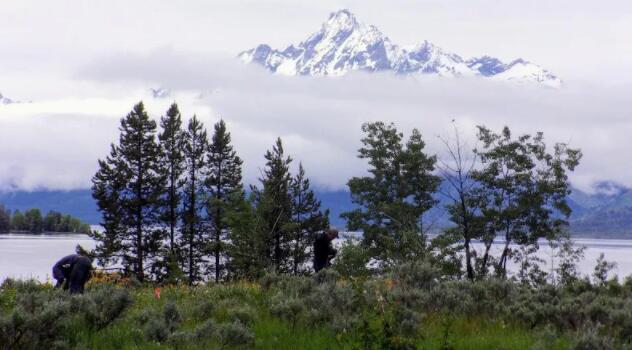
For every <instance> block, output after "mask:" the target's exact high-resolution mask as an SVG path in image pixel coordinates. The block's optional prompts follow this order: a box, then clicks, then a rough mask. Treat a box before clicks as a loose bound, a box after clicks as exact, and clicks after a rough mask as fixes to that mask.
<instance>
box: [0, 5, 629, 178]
mask: <svg viewBox="0 0 632 350" xmlns="http://www.w3.org/2000/svg"><path fill="white" fill-rule="evenodd" d="M340 8H350V9H351V10H352V11H353V12H354V13H356V15H357V16H358V18H359V19H360V20H362V21H364V22H366V23H368V24H375V25H377V26H378V27H379V28H380V29H381V30H382V31H383V32H384V33H386V34H387V35H389V36H390V37H391V39H393V41H394V42H397V43H401V44H406V43H411V44H412V43H416V42H419V41H421V40H424V39H427V40H430V41H433V42H435V43H436V44H438V45H439V46H441V47H443V48H444V49H446V50H451V51H454V52H457V53H459V54H462V55H464V56H473V55H482V54H490V55H494V56H498V57H500V58H503V59H506V60H507V59H512V58H515V57H523V58H526V59H529V60H532V61H534V62H535V63H537V64H540V65H542V66H544V67H545V68H547V69H549V70H551V71H552V72H554V73H555V74H557V75H559V76H560V77H561V78H562V79H563V80H565V83H566V85H565V87H564V88H563V89H561V90H550V89H539V88H534V87H530V86H512V85H507V84H502V83H494V82H485V81H479V80H430V79H401V78H395V77H392V76H389V75H381V74H380V75H371V76H369V75H365V74H361V73H359V74H352V75H350V76H346V77H343V78H340V79H311V78H287V77H278V76H274V75H270V74H268V73H267V72H264V71H263V70H261V69H257V67H251V66H243V65H241V64H239V63H238V62H236V61H235V60H233V57H234V55H236V54H237V52H239V51H241V50H243V49H248V48H250V47H253V46H254V45H257V44H259V43H262V42H266V43H269V44H271V45H272V46H275V47H282V46H284V45H287V44H289V43H291V42H296V41H300V40H302V39H304V38H305V37H306V36H307V35H308V34H310V33H312V32H313V31H315V30H317V29H318V28H319V26H320V24H321V23H322V22H323V21H324V20H325V19H326V17H327V16H328V14H329V12H331V11H335V10H337V9H340ZM631 17H632V3H630V2H629V1H622V0H617V1H611V2H609V3H608V6H604V5H603V4H601V3H598V2H594V1H588V0H560V1H535V2H533V1H532V2H528V1H527V2H525V1H519V0H507V1H502V2H499V1H496V0H481V1H476V2H463V1H457V0H447V1H446V0H422V1H415V2H411V1H407V0H388V1H387V0H384V1H381V0H375V1H366V0H323V1H318V2H314V1H309V2H308V1H296V0H235V1H230V2H225V1H202V0H199V1H187V2H186V4H178V6H175V5H173V4H172V3H170V2H156V1H149V0H144V1H134V2H129V1H122V0H115V1H109V2H107V4H106V3H104V4H101V5H99V4H93V3H89V4H88V3H86V2H82V1H78V0H63V1H58V2H54V3H52V2H50V3H42V2H36V1H29V0H26V1H19V2H9V3H6V4H3V11H2V13H1V14H0V32H1V33H3V40H2V41H0V52H2V53H3V54H2V57H0V92H2V93H3V94H4V95H6V96H7V97H9V98H12V99H15V100H22V101H29V100H32V101H33V103H32V104H19V105H8V106H0V189H2V188H4V189H6V188H9V187H18V188H25V189H33V188H38V187H47V188H78V187H86V186H89V184H90V177H91V176H92V174H93V173H94V170H95V168H96V159H97V158H99V157H103V156H105V154H106V153H107V151H108V145H109V143H110V142H112V141H115V140H116V138H117V133H118V131H117V127H118V120H119V118H120V117H122V116H123V115H125V114H126V113H127V112H128V111H129V110H130V109H131V107H132V105H133V104H134V103H135V102H137V101H138V100H140V99H145V100H146V105H147V107H148V108H149V109H150V112H151V113H152V115H153V116H154V117H158V116H160V114H161V113H162V112H163V111H164V110H166V108H167V105H168V104H169V103H170V102H171V99H169V98H167V99H160V100H156V99H151V97H150V93H149V91H148V89H149V88H151V87H153V88H156V87H165V88H169V89H170V90H172V92H173V93H172V98H173V99H175V100H177V101H178V102H179V103H180V104H181V109H182V111H183V113H184V114H185V115H186V116H190V115H192V114H193V113H196V114H198V116H200V117H201V119H202V120H203V121H205V122H206V124H207V127H209V128H210V127H211V125H212V123H214V122H215V121H217V120H218V118H220V117H222V118H224V119H226V120H227V121H228V123H229V126H230V128H231V130H232V132H233V138H234V141H235V143H236V146H237V149H238V151H239V152H240V153H241V154H242V155H243V157H244V158H245V160H246V162H247V163H246V173H247V174H246V178H247V179H248V180H249V181H254V180H255V179H256V177H257V176H258V175H259V170H258V169H259V168H260V167H261V166H262V163H263V157H262V155H263V153H264V152H265V150H266V149H268V148H269V147H270V146H271V145H272V143H273V142H274V140H275V138H276V137H277V136H281V137H283V139H284V141H285V143H286V149H287V151H288V153H290V154H291V155H293V156H294V158H295V159H296V160H297V161H299V160H300V161H303V163H304V165H305V167H306V169H307V171H308V174H310V175H311V176H312V178H313V179H314V181H315V182H316V183H318V184H320V185H322V186H330V187H333V188H340V187H342V186H343V185H344V183H345V182H346V180H347V179H348V178H349V177H350V176H352V175H354V174H358V173H361V172H362V171H363V168H364V166H363V162H361V161H359V160H357V159H356V158H355V155H356V150H357V148H358V147H359V145H360V141H359V140H360V137H361V133H360V125H361V124H362V123H363V122H366V121H372V120H387V121H394V122H396V123H397V125H398V126H399V127H400V129H402V130H409V129H410V128H412V127H418V128H420V129H421V130H422V132H423V134H424V136H425V139H426V141H427V143H428V147H429V149H430V150H431V151H432V152H440V151H441V149H440V148H439V142H437V140H436V139H435V137H436V135H437V134H446V133H449V128H450V120H452V119H453V118H454V119H456V120H457V121H458V123H459V125H461V128H462V129H463V130H464V131H466V132H469V133H470V137H472V133H473V131H474V126H475V125H476V124H486V125H488V126H490V127H494V128H500V127H502V126H503V125H505V124H507V125H509V126H511V127H512V129H515V130H516V131H524V132H535V131H537V130H542V131H544V132H545V136H546V138H547V139H548V140H549V142H553V141H570V142H571V143H572V144H573V145H576V146H578V147H581V148H582V149H583V151H584V154H585V158H584V160H583V162H582V165H581V166H580V168H579V169H578V171H577V173H576V174H575V175H574V176H573V180H574V181H575V183H576V184H578V185H580V186H582V187H588V185H589V184H590V183H591V182H592V181H595V180H599V179H610V180H616V181H619V182H622V183H625V184H628V185H632V169H631V168H630V167H629V164H628V162H626V161H625V157H624V155H623V154H625V152H626V151H627V148H629V147H630V146H632V141H630V137H629V136H628V135H630V132H632V119H631V118H630V117H631V115H630V113H631V112H629V111H630V109H629V103H628V101H629V97H628V96H627V91H629V90H630V87H631V85H632V74H631V72H632V69H630V68H632V61H630V60H629V59H628V58H629V57H630V56H631V55H632V41H630V40H629V33H630V32H632V18H631ZM198 95H202V98H198Z"/></svg>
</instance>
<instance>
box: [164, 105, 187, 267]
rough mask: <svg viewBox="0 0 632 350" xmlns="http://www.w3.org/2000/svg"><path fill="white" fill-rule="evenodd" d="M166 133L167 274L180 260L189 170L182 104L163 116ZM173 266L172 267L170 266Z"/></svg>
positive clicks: (165, 208) (165, 212) (165, 214)
mask: <svg viewBox="0 0 632 350" xmlns="http://www.w3.org/2000/svg"><path fill="white" fill-rule="evenodd" d="M160 126H161V128H162V132H160V133H159V134H158V142H159V145H160V150H161V152H160V158H159V173H160V176H161V177H162V178H163V181H164V188H162V191H161V197H160V201H161V202H160V207H159V212H160V214H159V215H160V220H161V221H162V222H163V223H164V225H165V226H167V230H168V237H169V254H168V256H167V258H168V262H167V263H166V264H165V268H166V269H167V271H165V273H166V274H167V275H171V274H173V272H174V271H173V270H172V268H173V267H174V266H173V262H174V261H175V262H177V263H178V262H179V261H178V260H179V259H178V256H179V249H178V246H177V236H178V234H179V228H180V224H181V217H182V215H181V214H182V213H181V205H182V185H183V183H182V177H183V175H184V172H185V163H184V153H183V149H184V145H185V134H184V130H182V116H181V115H180V110H179V109H178V105H177V104H175V103H173V104H172V105H171V106H170V107H169V109H168V110H167V113H166V115H165V116H162V117H161V118H160ZM170 267H171V268H170Z"/></svg>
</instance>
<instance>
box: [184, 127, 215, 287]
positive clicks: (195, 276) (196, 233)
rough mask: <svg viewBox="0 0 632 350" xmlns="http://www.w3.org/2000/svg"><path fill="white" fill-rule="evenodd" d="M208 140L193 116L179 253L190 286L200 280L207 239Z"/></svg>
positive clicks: (188, 135) (186, 153)
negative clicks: (205, 177) (205, 217)
mask: <svg viewBox="0 0 632 350" xmlns="http://www.w3.org/2000/svg"><path fill="white" fill-rule="evenodd" d="M208 147H209V144H208V137H207V134H206V130H205V129H204V126H203V124H202V123H201V122H200V121H199V120H198V119H197V117H196V116H195V115H194V116H193V118H191V119H190V120H189V124H188V127H187V130H186V132H185V145H184V159H185V163H186V174H185V176H184V181H183V189H184V195H183V227H182V242H181V245H182V249H183V255H184V266H183V268H184V271H185V272H186V274H187V276H188V280H189V284H192V283H194V282H196V281H199V280H201V279H202V278H203V276H202V271H203V269H204V265H205V264H206V262H205V258H204V256H205V250H206V249H205V247H206V243H207V242H206V241H207V237H206V234H205V232H206V231H205V229H204V220H203V217H202V213H203V212H204V206H205V205H204V201H205V193H204V178H203V176H204V173H205V172H206V170H205V167H206V159H205V158H206V153H207V150H208Z"/></svg>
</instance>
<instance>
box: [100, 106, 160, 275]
mask: <svg viewBox="0 0 632 350" xmlns="http://www.w3.org/2000/svg"><path fill="white" fill-rule="evenodd" d="M119 130H120V131H121V134H120V138H119V144H118V145H116V146H114V145H113V146H112V150H111V152H110V156H109V157H107V158H106V160H105V161H99V170H98V171H97V173H96V175H95V176H94V178H93V196H94V198H95V199H96V200H97V204H98V206H99V210H100V211H101V213H102V215H103V218H104V220H103V221H104V228H105V232H104V233H103V234H102V235H100V236H95V238H96V239H97V240H98V243H97V244H98V247H101V249H100V250H101V253H104V254H108V255H109V256H110V257H111V256H118V257H120V258H121V263H122V265H123V267H124V268H125V270H127V271H130V270H131V271H133V273H134V275H135V276H136V277H137V278H138V280H139V281H144V280H145V276H146V274H147V272H148V271H149V272H152V271H154V266H153V265H154V263H155V261H156V257H157V255H158V254H159V252H160V249H161V246H162V241H163V238H164V237H162V235H161V234H160V231H159V230H156V225H157V224H158V210H157V207H158V205H157V204H158V200H159V196H160V189H161V188H162V183H161V177H160V176H159V166H158V156H159V153H160V152H159V147H158V144H157V143H156V122H155V121H153V120H151V119H150V118H149V116H148V115H147V112H146V111H145V107H144V105H143V103H142V102H139V103H138V104H137V105H135V106H134V108H133V109H132V111H131V112H130V113H129V114H128V115H127V116H125V117H124V118H123V119H121V126H120V129H119ZM98 250H99V248H97V251H98ZM103 257H105V256H103Z"/></svg>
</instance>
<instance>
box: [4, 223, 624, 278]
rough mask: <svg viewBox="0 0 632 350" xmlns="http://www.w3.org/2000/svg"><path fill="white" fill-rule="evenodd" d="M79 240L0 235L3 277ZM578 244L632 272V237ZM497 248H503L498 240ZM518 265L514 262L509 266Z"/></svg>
mask: <svg viewBox="0 0 632 350" xmlns="http://www.w3.org/2000/svg"><path fill="white" fill-rule="evenodd" d="M77 244H81V245H82V246H83V247H84V248H86V249H92V248H94V245H95V244H94V241H92V239H90V238H89V237H88V236H86V235H80V234H55V235H47V234H42V235H26V234H1V235H0V281H3V280H4V279H5V278H7V277H12V278H22V279H28V278H35V279H38V280H40V281H46V280H49V279H51V269H52V266H53V265H54V264H55V262H56V261H57V260H59V259H60V258H61V257H63V256H66V255H68V254H72V253H74V251H75V247H76V246H77ZM575 244H577V245H583V246H586V248H587V249H586V251H585V253H584V260H583V261H582V262H581V263H580V264H579V269H580V271H581V273H582V274H585V275H590V274H591V273H592V271H593V268H594V266H595V262H596V260H597V258H598V257H599V254H601V253H604V254H605V257H606V260H608V261H612V262H615V263H616V264H617V266H616V268H615V269H614V271H613V272H614V273H615V274H617V275H618V276H619V277H625V276H628V275H632V240H623V239H588V238H580V239H576V240H575ZM494 249H501V244H500V243H499V244H497V245H496V246H495V247H494ZM538 256H539V257H540V258H541V259H543V260H544V261H546V266H545V267H544V268H545V269H546V271H548V270H549V269H550V268H551V266H556V265H557V259H556V258H555V253H554V252H553V251H552V250H551V248H550V247H549V246H548V245H547V244H542V245H541V248H540V251H539V252H538ZM510 269H515V266H513V265H512V266H510Z"/></svg>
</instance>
